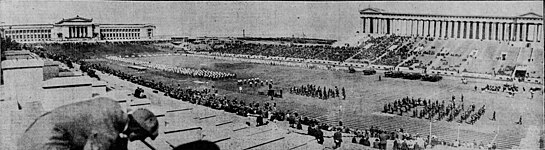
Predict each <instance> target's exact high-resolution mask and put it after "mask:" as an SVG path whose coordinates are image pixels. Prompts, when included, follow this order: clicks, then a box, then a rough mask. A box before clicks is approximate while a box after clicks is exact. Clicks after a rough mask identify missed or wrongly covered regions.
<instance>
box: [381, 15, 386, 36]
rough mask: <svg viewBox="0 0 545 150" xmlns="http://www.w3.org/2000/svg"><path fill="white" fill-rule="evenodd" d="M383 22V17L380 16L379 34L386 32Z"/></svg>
mask: <svg viewBox="0 0 545 150" xmlns="http://www.w3.org/2000/svg"><path fill="white" fill-rule="evenodd" d="M384 22H385V21H384V18H380V34H384V33H386V31H385V30H384Z"/></svg>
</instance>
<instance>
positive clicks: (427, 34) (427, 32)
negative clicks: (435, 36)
mask: <svg viewBox="0 0 545 150" xmlns="http://www.w3.org/2000/svg"><path fill="white" fill-rule="evenodd" d="M424 25H426V26H425V27H426V30H424V31H425V32H426V33H425V35H426V36H431V32H430V30H431V29H432V27H431V25H432V24H431V20H426V21H425V24H424Z"/></svg>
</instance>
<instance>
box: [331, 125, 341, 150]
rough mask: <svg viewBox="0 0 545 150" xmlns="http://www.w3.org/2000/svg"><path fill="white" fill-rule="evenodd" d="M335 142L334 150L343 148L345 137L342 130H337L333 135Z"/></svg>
mask: <svg viewBox="0 0 545 150" xmlns="http://www.w3.org/2000/svg"><path fill="white" fill-rule="evenodd" d="M333 142H335V147H334V149H337V148H339V147H341V143H342V142H343V137H342V133H341V129H340V128H339V129H337V132H335V133H334V134H333Z"/></svg>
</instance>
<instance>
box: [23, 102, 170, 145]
mask: <svg viewBox="0 0 545 150" xmlns="http://www.w3.org/2000/svg"><path fill="white" fill-rule="evenodd" d="M158 127H159V125H158V122H157V118H156V117H155V115H154V114H153V113H152V112H150V111H149V110H146V109H138V110H135V111H133V112H132V113H131V114H127V113H125V112H124V111H123V110H122V108H121V106H120V105H119V104H118V103H117V102H116V101H114V100H112V99H109V98H96V99H92V100H87V101H82V102H77V103H73V104H68V105H64V106H61V107H58V108H56V109H53V110H52V111H50V112H47V113H45V114H43V115H42V116H40V117H38V118H37V119H36V120H35V121H34V122H33V123H32V124H30V126H29V127H28V128H27V129H26V130H25V132H24V133H23V135H22V137H21V139H19V141H18V144H17V145H18V149H20V150H44V149H67V150H68V149H70V150H80V149H100V150H108V149H112V150H123V149H127V144H128V141H135V140H144V139H146V138H147V137H150V138H151V139H153V140H154V139H155V138H156V137H157V136H158Z"/></svg>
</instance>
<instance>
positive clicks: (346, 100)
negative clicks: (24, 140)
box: [0, 3, 545, 150]
mask: <svg viewBox="0 0 545 150" xmlns="http://www.w3.org/2000/svg"><path fill="white" fill-rule="evenodd" d="M251 5H257V4H251ZM332 5H333V4H332ZM506 5H507V4H506ZM540 5H541V6H542V3H541V4H540ZM278 7H280V6H278ZM275 13H276V12H275ZM353 13H357V15H358V18H352V19H353V20H356V22H358V23H359V25H357V27H355V28H354V29H351V30H355V31H356V33H355V34H354V33H352V34H354V35H353V36H352V35H351V36H350V38H344V39H330V38H312V37H306V35H305V34H309V35H310V34H312V33H308V32H307V33H301V36H300V37H296V36H293V35H292V36H291V37H290V36H277V37H273V36H254V35H252V34H251V33H247V31H246V30H242V31H243V32H242V36H238V35H234V34H233V35H232V36H206V35H205V36H199V37H192V36H187V35H176V36H155V35H157V34H159V33H160V30H161V25H154V24H147V23H146V24H132V23H131V24H128V23H127V24H118V23H112V24H109V23H106V24H104V23H103V24H100V25H110V26H107V27H108V28H115V27H111V26H112V25H118V26H120V28H125V27H126V26H128V25H132V26H135V27H134V28H143V29H142V31H141V32H142V35H145V36H146V37H141V36H136V35H137V34H128V35H129V36H132V35H134V36H135V37H129V38H123V37H122V36H121V37H120V38H100V37H98V36H97V37H86V38H82V37H79V36H77V37H75V38H71V37H67V38H66V37H65V38H64V39H55V40H51V39H49V40H41V41H40V40H37V39H36V38H35V36H26V34H27V33H28V34H30V35H32V34H40V35H41V34H47V33H48V32H46V33H42V32H39V33H33V32H32V31H34V28H33V26H32V25H29V24H25V25H24V26H25V29H19V27H21V26H17V25H1V26H0V27H1V28H0V29H2V30H1V32H0V34H2V36H1V37H2V66H1V69H2V71H1V74H0V76H2V78H1V79H2V80H0V81H1V82H0V83H2V85H1V86H0V91H1V92H0V94H1V95H0V100H1V101H0V105H1V106H2V117H3V118H6V120H8V121H6V122H5V123H3V124H2V130H1V131H2V132H0V133H2V134H1V135H2V139H1V140H0V144H2V145H0V146H2V147H6V148H7V149H24V147H21V146H20V145H21V144H20V143H21V142H20V140H19V139H21V137H22V136H23V135H26V133H27V132H29V131H31V130H29V129H30V128H29V126H30V127H32V126H33V125H34V124H35V123H36V122H38V121H37V120H39V119H37V118H41V117H43V116H44V115H46V114H49V113H50V112H54V111H55V110H57V109H58V108H62V107H65V106H69V105H71V104H77V103H81V102H85V101H87V100H89V99H96V98H99V97H107V98H111V99H113V100H115V101H116V102H117V104H119V106H121V108H122V109H123V111H124V112H125V113H129V112H130V111H132V110H137V109H141V108H145V109H147V110H150V111H151V112H152V113H153V114H154V116H155V117H156V118H157V120H158V121H157V122H158V125H157V126H158V127H157V128H158V129H157V130H158V136H157V138H155V137H154V138H153V140H152V139H149V138H148V139H145V140H141V142H140V141H137V142H128V145H127V146H126V147H127V148H128V149H191V148H190V147H192V148H197V149H215V148H216V149H388V150H391V149H543V148H544V147H543V140H544V137H545V136H544V135H545V134H544V122H545V119H544V118H545V112H544V108H545V106H544V96H543V93H544V89H543V84H544V79H543V78H544V76H543V75H544V72H543V71H544V68H543V66H544V62H543V59H544V52H543V51H544V48H543V47H544V46H543V40H544V37H543V29H544V28H543V16H542V9H541V10H540V12H527V13H523V14H515V15H512V16H497V15H489V14H478V15H475V14H462V15H459V14H448V13H444V14H438V13H436V12H433V11H431V12H425V11H420V12H415V13H412V12H411V13H407V12H400V11H396V10H386V9H383V8H375V7H370V6H358V9H357V10H356V11H355V12H353ZM540 13H541V14H540ZM78 18H79V19H81V18H83V17H79V16H77V17H76V18H72V19H63V23H64V24H63V25H62V26H61V27H67V28H70V27H71V26H72V25H73V24H76V25H78V27H79V26H89V28H90V26H91V25H92V24H96V23H91V21H90V20H92V19H86V18H83V20H84V21H78V20H77V19H78ZM212 18H213V17H212ZM97 25H98V24H97ZM42 26H43V25H39V26H37V27H36V28H41V27H42ZM14 27H15V28H14ZM55 27H56V28H59V25H57V26H55ZM93 27H94V26H93ZM97 28H98V26H97ZM126 28H133V27H126ZM148 28H150V29H148ZM151 28H153V34H151ZM226 28H229V27H228V25H226ZM70 29H71V28H70ZM14 30H21V31H22V30H24V31H23V32H20V31H14ZM27 30H28V31H29V32H28V31H27ZM58 30H59V31H64V30H61V29H58ZM94 30H96V31H102V30H100V29H93V30H90V32H93V31H94ZM225 30H227V29H225ZM67 31H68V30H67ZM82 31H85V32H87V30H86V29H85V30H82ZM115 31H117V30H114V31H112V32H113V33H112V34H114V35H118V34H116V33H115ZM129 31H130V32H132V31H133V30H129ZM129 31H127V32H129ZM135 31H136V30H135ZM138 31H140V30H139V29H138ZM145 31H146V32H150V33H146V32H145ZM78 32H79V31H78ZM120 32H125V30H120ZM294 32H299V31H294ZM13 33H17V34H19V33H22V34H23V35H15V36H16V37H17V40H12V38H11V37H10V36H14V34H13ZM51 34H52V35H53V37H55V36H56V34H58V33H51ZM297 34H298V33H297ZM66 35H72V31H71V30H70V33H69V34H68V33H67V34H66ZM85 35H86V36H87V34H85ZM89 35H93V34H91V33H89ZM97 35H101V34H97ZM120 35H123V33H121V34H120ZM25 37H29V38H31V39H24V38H25ZM43 37H48V36H43ZM91 101H92V100H91ZM129 114H130V113H129ZM35 120H36V121H35ZM18 142H19V143H18ZM192 144H193V145H192ZM207 146H210V147H207Z"/></svg>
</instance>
